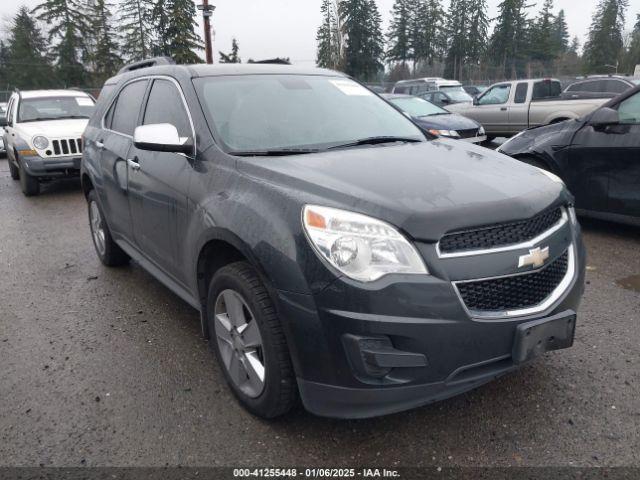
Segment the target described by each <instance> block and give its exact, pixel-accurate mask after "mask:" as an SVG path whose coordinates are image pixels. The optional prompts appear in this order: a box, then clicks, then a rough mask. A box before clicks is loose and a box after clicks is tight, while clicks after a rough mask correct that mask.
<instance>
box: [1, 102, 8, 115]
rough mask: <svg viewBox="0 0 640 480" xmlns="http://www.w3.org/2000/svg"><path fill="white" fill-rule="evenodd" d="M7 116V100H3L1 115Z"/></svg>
mask: <svg viewBox="0 0 640 480" xmlns="http://www.w3.org/2000/svg"><path fill="white" fill-rule="evenodd" d="M6 116H7V103H6V102H1V103H0V117H6Z"/></svg>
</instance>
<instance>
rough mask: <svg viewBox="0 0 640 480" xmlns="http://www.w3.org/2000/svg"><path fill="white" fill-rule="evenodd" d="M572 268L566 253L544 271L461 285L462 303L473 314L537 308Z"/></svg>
mask: <svg viewBox="0 0 640 480" xmlns="http://www.w3.org/2000/svg"><path fill="white" fill-rule="evenodd" d="M568 268H569V253H568V252H565V253H564V254H563V255H562V256H560V257H558V258H557V259H556V260H555V261H554V262H553V263H550V264H549V265H547V266H546V267H544V268H543V269H541V270H537V271H534V272H531V273H525V274H522V275H515V276H512V277H502V278H496V279H492V280H478V281H472V282H464V283H458V284H457V288H458V291H459V292H460V296H461V297H462V301H463V302H464V304H465V305H466V306H467V309H469V310H470V311H472V312H503V311H508V310H519V309H523V308H529V307H535V306H536V305H540V304H541V303H542V302H544V301H545V300H546V299H547V298H548V297H549V296H550V295H551V294H552V293H553V291H554V290H555V289H556V288H557V287H558V285H560V282H562V280H563V278H564V277H565V276H566V274H567V269H568Z"/></svg>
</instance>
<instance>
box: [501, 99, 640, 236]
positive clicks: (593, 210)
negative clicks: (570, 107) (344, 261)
mask: <svg viewBox="0 0 640 480" xmlns="http://www.w3.org/2000/svg"><path fill="white" fill-rule="evenodd" d="M499 151H500V152H501V153H504V154H506V155H510V156H512V157H514V158H517V159H518V160H521V161H523V162H526V163H529V164H531V165H534V166H536V167H539V168H544V169H546V170H548V171H550V172H552V173H554V174H556V175H558V176H559V177H560V178H562V180H564V182H565V183H566V184H567V186H568V188H569V190H570V191H571V193H573V195H574V196H575V198H576V208H577V209H579V211H580V212H582V213H583V214H586V215H590V216H594V217H601V218H606V219H610V220H615V221H620V222H624V223H632V224H636V225H640V188H639V186H640V183H639V182H640V87H636V88H635V89H633V90H631V91H629V92H627V93H624V94H623V95H621V96H619V97H617V98H615V99H612V100H610V101H609V102H608V103H606V104H605V105H604V106H602V107H601V108H600V109H598V110H596V111H595V112H593V113H591V114H590V115H587V116H586V117H584V118H581V119H579V120H572V121H567V122H563V123H558V124H555V125H549V126H546V127H539V128H534V129H531V130H526V131H524V132H522V133H521V134H520V135H517V136H515V137H513V138H512V139H511V140H508V141H507V142H506V143H504V144H503V145H502V146H501V147H500V148H499Z"/></svg>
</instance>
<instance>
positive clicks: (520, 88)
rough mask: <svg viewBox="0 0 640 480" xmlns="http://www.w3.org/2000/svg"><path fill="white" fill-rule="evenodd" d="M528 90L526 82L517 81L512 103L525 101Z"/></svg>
mask: <svg viewBox="0 0 640 480" xmlns="http://www.w3.org/2000/svg"><path fill="white" fill-rule="evenodd" d="M528 92H529V84H528V83H519V84H518V85H517V86H516V96H515V98H514V100H513V102H514V103H525V102H526V101H527V93H528Z"/></svg>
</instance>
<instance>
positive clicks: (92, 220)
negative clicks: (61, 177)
mask: <svg viewBox="0 0 640 480" xmlns="http://www.w3.org/2000/svg"><path fill="white" fill-rule="evenodd" d="M87 202H88V209H89V228H90V229H91V238H92V239H93V246H94V247H95V249H96V254H97V255H98V258H99V259H100V261H101V262H102V263H103V265H106V266H107V267H119V266H121V265H126V264H127V263H129V259H130V257H129V255H127V254H126V253H125V251H124V250H122V249H121V248H120V247H119V246H118V244H117V243H116V242H115V241H114V240H113V238H112V237H111V232H110V231H109V227H108V225H107V222H106V221H105V219H104V213H102V209H101V208H100V204H99V203H98V195H97V194H96V191H95V190H91V191H90V192H89V195H87Z"/></svg>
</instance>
